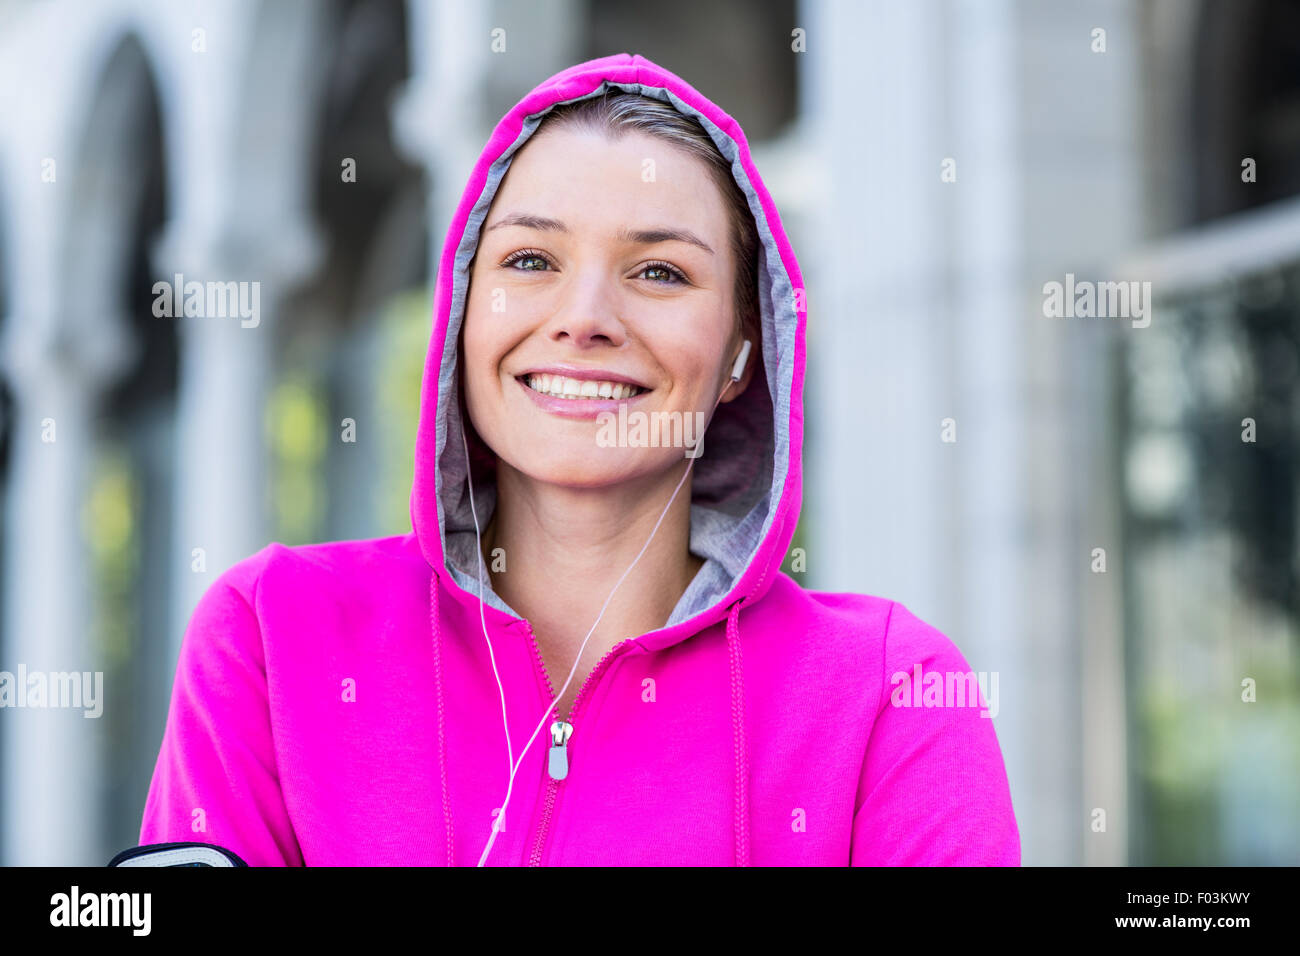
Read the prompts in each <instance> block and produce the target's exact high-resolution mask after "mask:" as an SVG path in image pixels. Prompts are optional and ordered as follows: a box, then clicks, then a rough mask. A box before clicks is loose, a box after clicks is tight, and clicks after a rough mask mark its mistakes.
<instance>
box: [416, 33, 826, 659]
mask: <svg viewBox="0 0 1300 956" xmlns="http://www.w3.org/2000/svg"><path fill="white" fill-rule="evenodd" d="M610 88H617V89H620V90H626V91H630V92H634V93H640V94H642V95H645V96H650V97H653V98H655V99H658V100H662V101H665V102H668V103H671V104H672V105H673V106H674V107H675V108H676V109H677V110H678V111H679V112H682V113H684V114H686V115H688V116H691V117H693V118H695V119H696V120H698V121H699V123H700V124H701V125H702V126H703V127H704V129H705V130H706V131H707V132H708V133H709V135H710V136H711V137H712V139H713V141H714V143H716V144H717V146H718V149H719V150H720V151H721V152H722V155H723V156H724V157H726V158H727V159H729V160H730V161H731V169H732V174H733V175H734V177H735V179H736V182H737V183H738V184H739V186H740V189H741V191H742V192H743V193H744V194H745V196H746V198H747V199H748V201H749V208H750V211H751V212H752V213H753V215H754V219H755V222H756V224H757V226H758V235H759V251H758V260H759V261H758V266H759V268H758V287H759V289H758V291H759V305H760V310H761V324H762V333H763V334H762V343H761V347H759V348H758V349H757V354H756V355H751V359H750V361H751V362H753V363H754V374H753V378H752V379H751V381H750V384H749V387H748V388H746V389H745V391H744V393H743V394H742V395H740V396H739V397H738V398H737V399H735V400H734V401H731V402H728V403H726V404H722V405H719V406H718V408H717V410H716V412H715V413H714V416H713V419H712V421H711V423H710V425H709V428H708V432H707V434H706V436H705V451H704V454H703V455H701V456H700V458H699V459H698V460H696V462H695V465H694V472H693V477H692V481H691V530H690V542H691V545H690V546H691V551H693V552H694V553H695V554H697V555H699V556H700V557H702V558H704V559H705V564H704V566H703V567H702V568H701V569H700V571H699V573H698V574H697V575H696V577H695V579H694V580H693V581H692V583H691V585H690V586H689V587H688V588H687V589H686V591H685V593H683V595H682V597H681V600H680V601H679V602H678V604H677V606H676V608H675V609H674V610H673V613H672V615H671V616H670V618H669V620H668V621H667V622H666V625H665V627H664V628H663V629H661V630H659V631H655V632H653V633H652V634H649V635H645V636H644V637H642V638H640V639H639V643H641V644H642V645H643V646H645V647H646V649H647V650H656V649H658V648H661V647H664V646H668V645H670V644H672V643H675V642H677V641H680V640H683V639H685V638H686V637H688V636H690V635H691V634H694V633H696V632H698V631H699V630H701V629H703V628H704V627H707V626H709V625H711V624H713V623H715V622H717V621H718V620H721V619H722V618H724V617H727V616H728V612H729V609H731V608H732V607H733V606H736V607H738V605H739V603H740V602H743V603H744V604H746V605H752V604H753V603H754V602H755V601H757V600H758V599H759V598H761V597H762V596H763V594H765V593H766V591H767V589H768V588H769V587H770V586H771V583H772V580H773V578H774V576H775V574H776V572H777V571H778V570H779V569H780V567H781V563H782V561H783V560H784V557H785V554H786V551H787V549H788V548H789V546H790V539H791V537H792V536H793V534H794V529H795V525H796V524H797V522H798V518H799V506H800V500H801V491H802V469H801V459H800V449H801V446H802V443H803V398H802V396H803V379H804V355H805V347H804V324H805V308H804V296H803V280H802V278H801V276H800V273H799V267H798V264H797V263H796V262H795V258H794V253H793V252H792V251H791V248H790V243H789V241H788V240H787V238H786V235H785V232H784V230H783V229H782V228H781V220H780V216H779V215H778V214H777V210H776V206H775V205H774V204H773V202H772V197H771V196H770V195H768V192H767V189H766V188H765V187H764V185H763V182H762V180H761V179H760V178H759V175H758V171H757V170H756V169H755V168H754V164H753V160H752V159H751V158H750V154H749V145H748V143H747V142H746V140H745V134H744V132H743V131H742V130H741V128H740V126H739V124H737V123H736V121H735V120H733V119H732V118H731V117H730V116H728V115H727V114H726V113H725V112H724V111H723V110H722V109H720V108H719V107H718V106H716V105H715V104H714V103H711V102H710V101H709V100H708V99H706V98H705V97H704V96H702V95H701V94H700V93H699V92H697V91H696V90H695V89H693V88H692V87H691V86H690V85H689V84H688V83H686V82H685V81H683V80H682V79H680V78H679V77H677V76H675V75H673V74H672V73H670V72H668V71H667V70H665V69H663V68H662V67H660V66H657V65H656V64H654V63H652V62H650V61H649V60H647V59H645V58H644V57H641V56H636V55H629V54H627V53H621V54H618V55H616V56H609V57H604V58H601V59H598V60H591V61H589V62H586V63H581V64H578V65H577V66H573V67H570V68H569V69H567V70H564V71H563V72H561V73H557V74H556V75H555V76H552V77H551V78H550V79H548V80H546V81H545V82H543V83H541V84H540V85H539V86H537V87H536V88H535V89H534V90H533V91H532V92H530V93H529V94H528V95H527V96H525V97H524V98H523V99H522V100H521V101H520V102H519V103H518V104H517V105H516V106H515V107H514V108H513V109H512V110H511V111H510V112H509V113H507V114H506V116H505V117H504V118H503V119H502V120H501V122H499V123H498V124H497V126H496V129H495V130H493V132H492V136H491V137H490V138H489V140H488V142H487V145H486V146H485V147H484V149H483V152H482V154H481V155H480V156H479V159H478V162H477V163H476V164H475V166H474V170H473V172H472V174H471V175H470V178H469V182H468V184H467V185H466V187H465V191H464V194H463V195H462V197H461V200H460V203H459V204H458V206H457V208H456V213H455V216H454V217H453V219H452V222H451V225H450V228H449V229H448V230H447V237H446V240H445V242H444V244H443V247H442V254H441V260H440V264H439V268H438V276H437V282H436V287H435V291H434V321H433V334H432V337H431V339H430V342H429V351H428V355H427V358H426V361H425V367H424V379H423V384H422V387H421V395H420V421H419V428H418V431H417V434H416V444H415V476H414V483H413V487H412V489H411V521H412V526H413V528H414V530H415V534H416V536H417V538H418V540H419V544H420V548H421V551H422V553H423V555H424V558H425V560H426V561H428V563H429V565H430V567H431V568H432V569H433V570H434V573H435V574H436V575H437V577H438V578H439V579H441V581H442V583H443V584H444V585H445V586H446V587H447V589H448V592H449V594H450V595H451V596H452V598H453V599H454V600H457V601H462V602H466V603H472V604H473V605H475V606H477V604H478V591H479V578H478V563H477V562H478V558H477V549H476V544H475V535H474V520H473V516H472V513H471V510H470V488H469V485H468V483H467V481H466V474H467V468H466V461H465V453H464V450H463V445H462V439H461V435H462V427H463V424H462V420H461V411H460V396H459V394H458V382H459V376H458V370H457V359H458V348H457V344H458V341H459V334H460V329H461V322H462V320H463V318H464V311H465V301H466V293H467V289H468V282H469V263H470V261H471V260H472V259H473V257H474V252H475V249H476V247H477V245H478V238H479V230H480V229H481V227H482V225H483V222H484V220H485V219H486V218H487V214H488V209H489V207H490V205H491V203H492V198H493V196H494V195H495V194H496V190H497V187H498V185H499V184H500V183H501V181H502V178H503V177H504V176H505V173H506V170H507V169H509V167H510V162H511V159H512V158H513V157H514V155H515V153H516V152H517V151H518V150H519V149H520V148H521V147H522V146H523V145H524V144H525V143H526V142H527V141H528V139H529V137H530V136H531V135H532V134H533V133H534V132H535V131H536V129H537V127H538V125H539V123H540V122H541V120H542V118H543V117H544V116H545V114H546V113H547V112H549V111H550V110H551V109H552V108H553V107H555V106H557V105H559V104H562V103H568V102H572V101H575V100H581V99H586V98H588V97H593V96H598V95H600V94H602V93H603V92H605V91H606V90H608V89H610ZM759 345H760V343H755V346H756V347H757V346H759ZM473 447H474V446H473V445H471V448H473ZM469 470H472V472H473V475H474V488H473V495H474V504H475V506H476V507H477V509H478V515H479V521H480V522H481V524H482V526H483V527H486V526H487V523H488V521H489V520H490V518H491V516H492V513H493V510H494V508H495V504H496V487H495V481H494V478H493V475H492V472H491V469H490V468H486V467H483V466H482V465H480V464H478V463H477V462H476V463H475V464H474V467H473V468H472V469H469ZM483 600H484V602H485V604H487V605H489V606H491V607H494V608H496V609H497V610H498V611H501V612H503V613H505V614H509V615H511V616H512V617H520V616H521V615H519V614H518V613H517V612H515V611H514V610H513V609H511V608H510V607H509V606H508V605H507V604H506V603H505V602H504V601H503V600H502V599H501V597H500V596H499V595H498V594H496V593H495V592H494V591H493V590H492V588H491V584H490V581H487V580H486V576H485V581H484V588H483Z"/></svg>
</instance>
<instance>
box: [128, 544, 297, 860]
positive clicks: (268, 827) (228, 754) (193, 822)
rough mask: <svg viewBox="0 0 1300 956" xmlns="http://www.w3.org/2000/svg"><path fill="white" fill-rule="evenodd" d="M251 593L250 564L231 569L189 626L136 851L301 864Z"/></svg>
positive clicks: (253, 578)
mask: <svg viewBox="0 0 1300 956" xmlns="http://www.w3.org/2000/svg"><path fill="white" fill-rule="evenodd" d="M241 584H242V585H243V587H242V588H241ZM255 588H256V576H255V574H253V573H250V570H249V566H248V562H244V563H241V564H239V565H236V566H235V567H234V568H231V569H230V570H229V571H227V572H226V573H225V574H223V575H222V576H221V577H220V578H218V579H217V581H216V582H214V583H213V585H212V586H211V587H210V588H209V589H208V590H207V592H206V593H205V594H204V595H203V597H202V599H201V600H200V601H199V604H198V607H197V608H195V611H194V614H193V616H192V617H191V619H190V624H189V627H188V628H187V629H186V631H185V637H184V640H183V642H182V645H181V651H180V659H179V661H178V663H177V667H176V681H175V684H174V685H173V687H172V697H171V706H170V709H169V712H168V716H167V726H166V729H165V731H164V732H163V740H162V748H161V750H160V752H159V754H158V763H157V766H156V767H155V768H154V774H153V781H152V783H151V785H150V787H149V795H148V798H147V799H146V801H145V808H144V817H143V821H142V824H141V827H140V843H141V844H146V843H170V842H198V843H214V844H216V845H218V846H221V847H225V848H226V849H228V850H233V851H234V852H235V853H237V854H238V855H239V856H240V858H241V859H243V860H244V862H246V863H247V864H248V865H249V866H286V865H288V866H300V865H302V855H301V852H300V851H299V849H298V844H297V840H296V839H295V837H294V832H293V826H292V825H291V823H290V821H289V814H288V811H287V810H286V809H285V806H284V800H283V798H282V796H281V793H280V782H279V772H278V768H277V767H276V758H275V750H274V746H273V742H272V737H271V720H270V710H269V706H268V699H267V683H266V667H265V658H264V655H263V649H262V635H261V629H260V628H259V626H258V621H257V615H256V614H255V613H254V611H253V607H252V605H251V601H250V599H249V598H248V597H247V596H246V593H255ZM245 589H246V590H245Z"/></svg>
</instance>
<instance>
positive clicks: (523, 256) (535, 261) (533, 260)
mask: <svg viewBox="0 0 1300 956" xmlns="http://www.w3.org/2000/svg"><path fill="white" fill-rule="evenodd" d="M502 265H504V266H507V267H509V268H512V269H520V270H524V271H528V272H543V271H545V270H546V269H548V268H549V267H550V265H551V264H550V262H548V261H547V259H546V257H545V256H543V255H541V254H540V253H536V252H529V251H527V250H523V251H521V252H516V253H513V254H512V255H510V256H509V257H507V258H506V261H505V262H503V263H502Z"/></svg>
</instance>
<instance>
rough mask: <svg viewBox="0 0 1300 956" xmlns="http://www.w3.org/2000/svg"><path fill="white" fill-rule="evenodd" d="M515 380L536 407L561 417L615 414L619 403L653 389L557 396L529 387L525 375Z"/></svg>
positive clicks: (637, 398) (635, 400)
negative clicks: (604, 395)
mask: <svg viewBox="0 0 1300 956" xmlns="http://www.w3.org/2000/svg"><path fill="white" fill-rule="evenodd" d="M515 382H516V383H517V384H518V385H519V387H520V388H521V389H523V390H524V392H526V393H527V395H528V397H529V398H530V399H532V401H533V404H535V405H536V406H537V407H538V408H540V409H542V410H543V411H547V412H550V413H551V414H553V415H559V416H560V417H561V418H578V419H582V418H595V417H596V416H598V415H600V414H601V413H602V412H609V413H611V414H614V415H617V414H618V409H619V406H620V405H634V404H636V403H638V402H639V401H640V400H641V399H643V398H645V397H646V396H647V395H649V394H651V392H652V391H653V389H646V390H645V391H643V392H640V393H638V394H636V395H633V396H632V397H631V398H600V397H599V396H597V397H596V398H559V397H557V396H555V395H545V394H543V393H541V392H539V391H537V390H536V389H534V388H531V387H530V386H529V385H528V382H527V379H526V377H520V378H516V379H515Z"/></svg>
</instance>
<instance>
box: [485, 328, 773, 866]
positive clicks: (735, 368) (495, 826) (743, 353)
mask: <svg viewBox="0 0 1300 956" xmlns="http://www.w3.org/2000/svg"><path fill="white" fill-rule="evenodd" d="M750 349H751V343H750V341H749V339H745V344H744V345H743V346H742V347H741V349H740V354H739V355H737V356H736V361H735V364H734V365H732V367H731V378H730V380H729V381H728V382H727V384H726V385H725V386H724V387H723V389H722V391H721V392H719V393H718V399H717V401H716V402H714V403H713V408H714V410H715V411H716V410H717V407H718V405H719V404H720V403H721V402H722V396H723V395H724V394H726V391H727V389H728V388H730V387H731V385H732V384H733V383H735V382H739V381H740V379H741V377H742V376H743V375H744V374H745V364H746V363H747V362H748V361H749V352H750ZM460 440H461V446H462V447H463V448H464V449H465V479H466V481H467V482H468V484H469V509H470V514H472V515H473V516H474V541H475V544H476V547H475V552H476V553H477V554H478V585H479V591H478V606H479V622H480V623H481V624H482V626H483V640H484V641H486V642H487V646H488V658H489V660H491V662H492V673H493V675H494V676H495V677H496V682H497V692H498V693H499V694H500V696H501V720H502V723H503V725H504V726H505V731H506V760H507V762H508V763H509V765H510V777H509V780H507V782H506V795H505V799H504V800H502V801H501V806H500V807H499V808H497V809H496V810H495V815H494V816H493V818H492V832H491V834H490V835H489V836H488V841H487V845H486V846H484V847H483V854H482V855H481V856H480V857H479V860H478V866H482V865H483V864H484V862H485V861H486V860H487V858H488V854H489V853H491V852H492V844H493V843H495V842H496V838H497V833H498V832H500V829H501V821H502V820H504V819H505V815H506V807H507V806H509V804H510V794H511V793H512V792H513V790H514V785H515V774H516V773H518V771H519V766H520V764H522V763H523V762H524V756H525V755H526V754H527V753H528V748H529V747H531V746H532V745H533V741H534V740H536V739H537V735H538V733H540V732H541V729H542V727H544V726H545V725H546V720H547V718H548V717H550V715H551V711H552V710H554V709H555V705H556V704H557V703H559V700H560V698H561V697H563V696H564V692H565V691H566V690H568V689H569V684H570V682H571V681H572V680H573V675H574V674H575V673H576V672H577V670H578V661H581V660H582V653H583V651H585V650H586V649H587V641H589V640H591V635H592V634H594V633H595V632H596V625H597V624H599V623H600V619H601V618H602V617H604V616H605V609H606V608H608V607H609V602H610V600H611V599H612V598H613V597H614V594H615V592H617V591H618V589H619V586H620V585H621V584H622V583H623V580H624V578H626V577H627V576H628V574H629V573H631V571H632V569H633V568H634V567H636V563H637V562H638V561H640V560H641V556H642V555H643V554H645V551H646V548H648V547H650V542H651V541H652V540H654V536H655V532H656V531H658V530H659V525H660V524H662V523H663V520H664V516H665V515H667V514H668V509H669V508H671V507H672V506H673V502H674V501H676V500H677V492H679V491H681V490H682V484H683V483H684V482H685V481H686V476H687V475H689V474H690V473H691V466H692V465H693V464H695V458H693V457H692V458H690V459H689V461H688V462H687V465H686V469H685V471H683V472H682V477H681V479H680V480H679V481H678V482H677V487H676V488H674V489H673V494H672V497H671V498H669V499H668V504H667V505H665V506H664V510H663V512H662V513H661V514H660V515H659V520H658V521H656V522H655V526H654V527H653V528H652V529H650V537H648V538H646V540H645V544H643V545H642V546H641V550H640V552H639V553H638V554H637V556H636V557H635V558H633V559H632V563H631V564H629V565H628V566H627V570H626V571H624V572H623V576H622V577H620V578H619V579H618V581H617V583H615V585H614V588H613V590H611V591H610V592H609V597H607V598H605V603H604V604H603V605H601V608H600V613H599V614H598V615H596V620H595V621H594V622H593V623H592V625H591V630H589V631H588V632H587V636H586V637H585V638H583V641H582V646H581V647H579V648H578V656H577V658H576V659H575V660H574V662H573V667H571V668H570V669H569V676H568V677H567V678H566V679H565V681H564V686H563V687H561V688H560V691H559V693H557V694H556V695H555V700H553V701H552V702H551V706H550V707H547V708H546V712H545V713H544V714H542V719H541V720H540V721H538V723H537V726H536V727H535V728H534V729H533V734H532V736H531V737H529V738H528V743H526V744H524V749H523V751H522V752H521V753H520V754H519V759H518V760H515V759H514V752H513V750H512V748H511V746H510V723H509V721H508V720H507V718H506V692H505V688H504V687H502V686H501V674H500V672H498V671H497V662H496V656H495V655H494V654H493V653H492V641H491V639H490V638H489V637H488V633H487V621H486V619H485V618H484V613H483V542H482V533H481V532H480V530H479V524H478V511H477V510H476V509H475V507H474V482H473V480H472V479H471V478H470V475H469V445H468V443H467V442H466V440H465V427H464V422H462V423H461V429H460Z"/></svg>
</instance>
